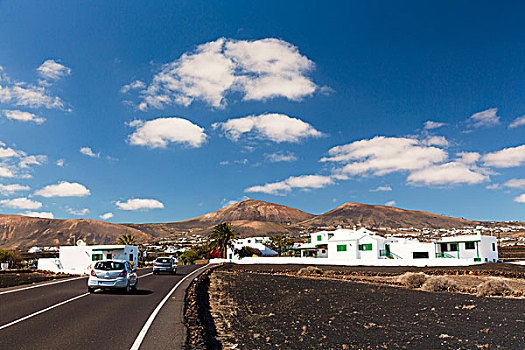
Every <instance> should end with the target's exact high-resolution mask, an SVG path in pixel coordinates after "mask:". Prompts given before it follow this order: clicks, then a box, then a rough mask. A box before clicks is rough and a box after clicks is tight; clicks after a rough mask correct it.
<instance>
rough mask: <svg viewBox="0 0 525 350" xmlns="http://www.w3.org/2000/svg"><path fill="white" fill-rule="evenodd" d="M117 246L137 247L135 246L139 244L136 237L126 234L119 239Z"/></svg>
mask: <svg viewBox="0 0 525 350" xmlns="http://www.w3.org/2000/svg"><path fill="white" fill-rule="evenodd" d="M117 244H122V245H135V244H137V242H135V236H133V235H132V234H130V233H126V234H124V235H122V236H120V237H119V239H118V240H117Z"/></svg>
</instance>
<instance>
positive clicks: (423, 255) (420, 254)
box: [412, 252, 428, 259]
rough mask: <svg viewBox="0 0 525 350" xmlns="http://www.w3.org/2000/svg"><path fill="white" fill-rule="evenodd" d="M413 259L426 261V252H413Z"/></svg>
mask: <svg viewBox="0 0 525 350" xmlns="http://www.w3.org/2000/svg"><path fill="white" fill-rule="evenodd" d="M412 258H413V259H428V252H413V253H412Z"/></svg>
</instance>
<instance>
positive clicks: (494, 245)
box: [492, 243, 496, 252]
mask: <svg viewBox="0 0 525 350" xmlns="http://www.w3.org/2000/svg"><path fill="white" fill-rule="evenodd" d="M492 251H493V252H495V251H496V243H492Z"/></svg>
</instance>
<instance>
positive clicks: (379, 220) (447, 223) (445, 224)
mask: <svg viewBox="0 0 525 350" xmlns="http://www.w3.org/2000/svg"><path fill="white" fill-rule="evenodd" d="M300 224H301V225H302V226H313V227H319V226H331V225H334V226H337V225H342V226H352V225H362V226H366V227H392V228H399V227H417V228H425V227H427V228H453V227H463V226H471V225H474V222H472V221H468V220H464V219H456V218H451V217H447V216H442V215H438V214H433V213H428V212H425V211H416V210H405V209H399V208H394V207H387V206H383V205H368V204H360V203H345V204H343V205H341V206H339V207H337V208H335V209H333V210H330V211H329V212H327V213H324V214H322V215H318V216H316V217H314V218H311V219H308V220H305V221H303V222H301V223H300Z"/></svg>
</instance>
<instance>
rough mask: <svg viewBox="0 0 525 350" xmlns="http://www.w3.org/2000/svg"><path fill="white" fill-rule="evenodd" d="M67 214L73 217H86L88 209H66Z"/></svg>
mask: <svg viewBox="0 0 525 350" xmlns="http://www.w3.org/2000/svg"><path fill="white" fill-rule="evenodd" d="M67 212H68V213H70V214H73V215H80V216H83V215H86V214H87V213H89V209H87V208H84V209H73V208H67Z"/></svg>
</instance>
